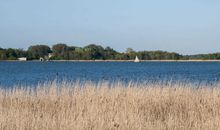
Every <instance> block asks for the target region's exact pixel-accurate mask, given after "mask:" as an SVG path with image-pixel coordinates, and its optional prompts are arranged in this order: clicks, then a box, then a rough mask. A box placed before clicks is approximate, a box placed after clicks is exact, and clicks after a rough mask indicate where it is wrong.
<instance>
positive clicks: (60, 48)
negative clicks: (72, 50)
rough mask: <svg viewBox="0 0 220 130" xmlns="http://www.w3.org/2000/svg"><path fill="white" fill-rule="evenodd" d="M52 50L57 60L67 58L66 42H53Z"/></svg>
mask: <svg viewBox="0 0 220 130" xmlns="http://www.w3.org/2000/svg"><path fill="white" fill-rule="evenodd" d="M52 51H53V55H54V57H55V59H57V60H61V59H66V60H68V59H69V54H68V46H67V45H66V44H62V43H58V44H55V45H53V47H52Z"/></svg>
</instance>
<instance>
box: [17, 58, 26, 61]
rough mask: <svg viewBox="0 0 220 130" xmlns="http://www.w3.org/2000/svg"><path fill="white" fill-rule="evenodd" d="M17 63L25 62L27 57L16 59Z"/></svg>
mask: <svg viewBox="0 0 220 130" xmlns="http://www.w3.org/2000/svg"><path fill="white" fill-rule="evenodd" d="M18 60H19V61H27V57H20V58H18Z"/></svg>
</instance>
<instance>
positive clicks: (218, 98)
mask: <svg viewBox="0 0 220 130" xmlns="http://www.w3.org/2000/svg"><path fill="white" fill-rule="evenodd" d="M219 122H220V88H219V85H216V86H212V87H209V86H200V87H198V86H197V87H195V86H193V85H190V84H189V85H187V84H186V85H183V84H172V85H169V84H166V85H162V84H160V85H159V84H149V85H141V84H138V85H135V84H127V85H125V84H122V83H120V82H118V83H113V84H109V83H105V82H102V83H98V84H93V83H91V82H86V83H84V84H79V83H65V82H64V83H59V84H57V83H46V84H42V85H39V86H38V87H36V88H34V89H33V88H27V87H24V88H22V87H19V88H13V89H1V90H0V129H1V130H12V129H13V130H15V129H20V130H25V129H26V130H72V129H77V130H134V129H143V130H147V129H149V130H167V129H169V130H170V129H172V130H180V129H184V130H190V129H192V130H198V129H199V130H210V129H212V130H214V129H219V128H220V123H219Z"/></svg>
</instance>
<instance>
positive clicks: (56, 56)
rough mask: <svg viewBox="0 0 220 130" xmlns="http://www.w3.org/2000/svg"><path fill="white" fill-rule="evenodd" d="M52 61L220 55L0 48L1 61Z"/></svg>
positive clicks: (96, 48) (64, 47)
mask: <svg viewBox="0 0 220 130" xmlns="http://www.w3.org/2000/svg"><path fill="white" fill-rule="evenodd" d="M49 54H51V56H52V57H49V59H51V60H133V59H134V58H135V57H136V56H138V57H139V59H141V60H219V59H220V53H212V54H201V55H181V54H178V53H175V52H166V51H138V52H137V51H134V50H133V49H132V48H127V50H126V51H125V52H117V51H116V50H114V49H113V48H110V47H105V48H104V47H102V46H99V45H95V44H90V45H88V46H85V47H76V46H68V45H66V44H55V45H53V46H52V48H50V47H49V46H47V45H34V46H30V47H29V48H28V50H22V49H12V48H9V49H3V48H0V60H17V59H18V58H19V57H27V59H28V60H39V58H40V57H42V58H45V59H48V55H49Z"/></svg>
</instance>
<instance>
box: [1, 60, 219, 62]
mask: <svg viewBox="0 0 220 130" xmlns="http://www.w3.org/2000/svg"><path fill="white" fill-rule="evenodd" d="M4 61H7V62H31V61H32V62H134V60H49V61H39V60H28V61H19V60H0V62H4ZM140 62H220V60H140Z"/></svg>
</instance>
